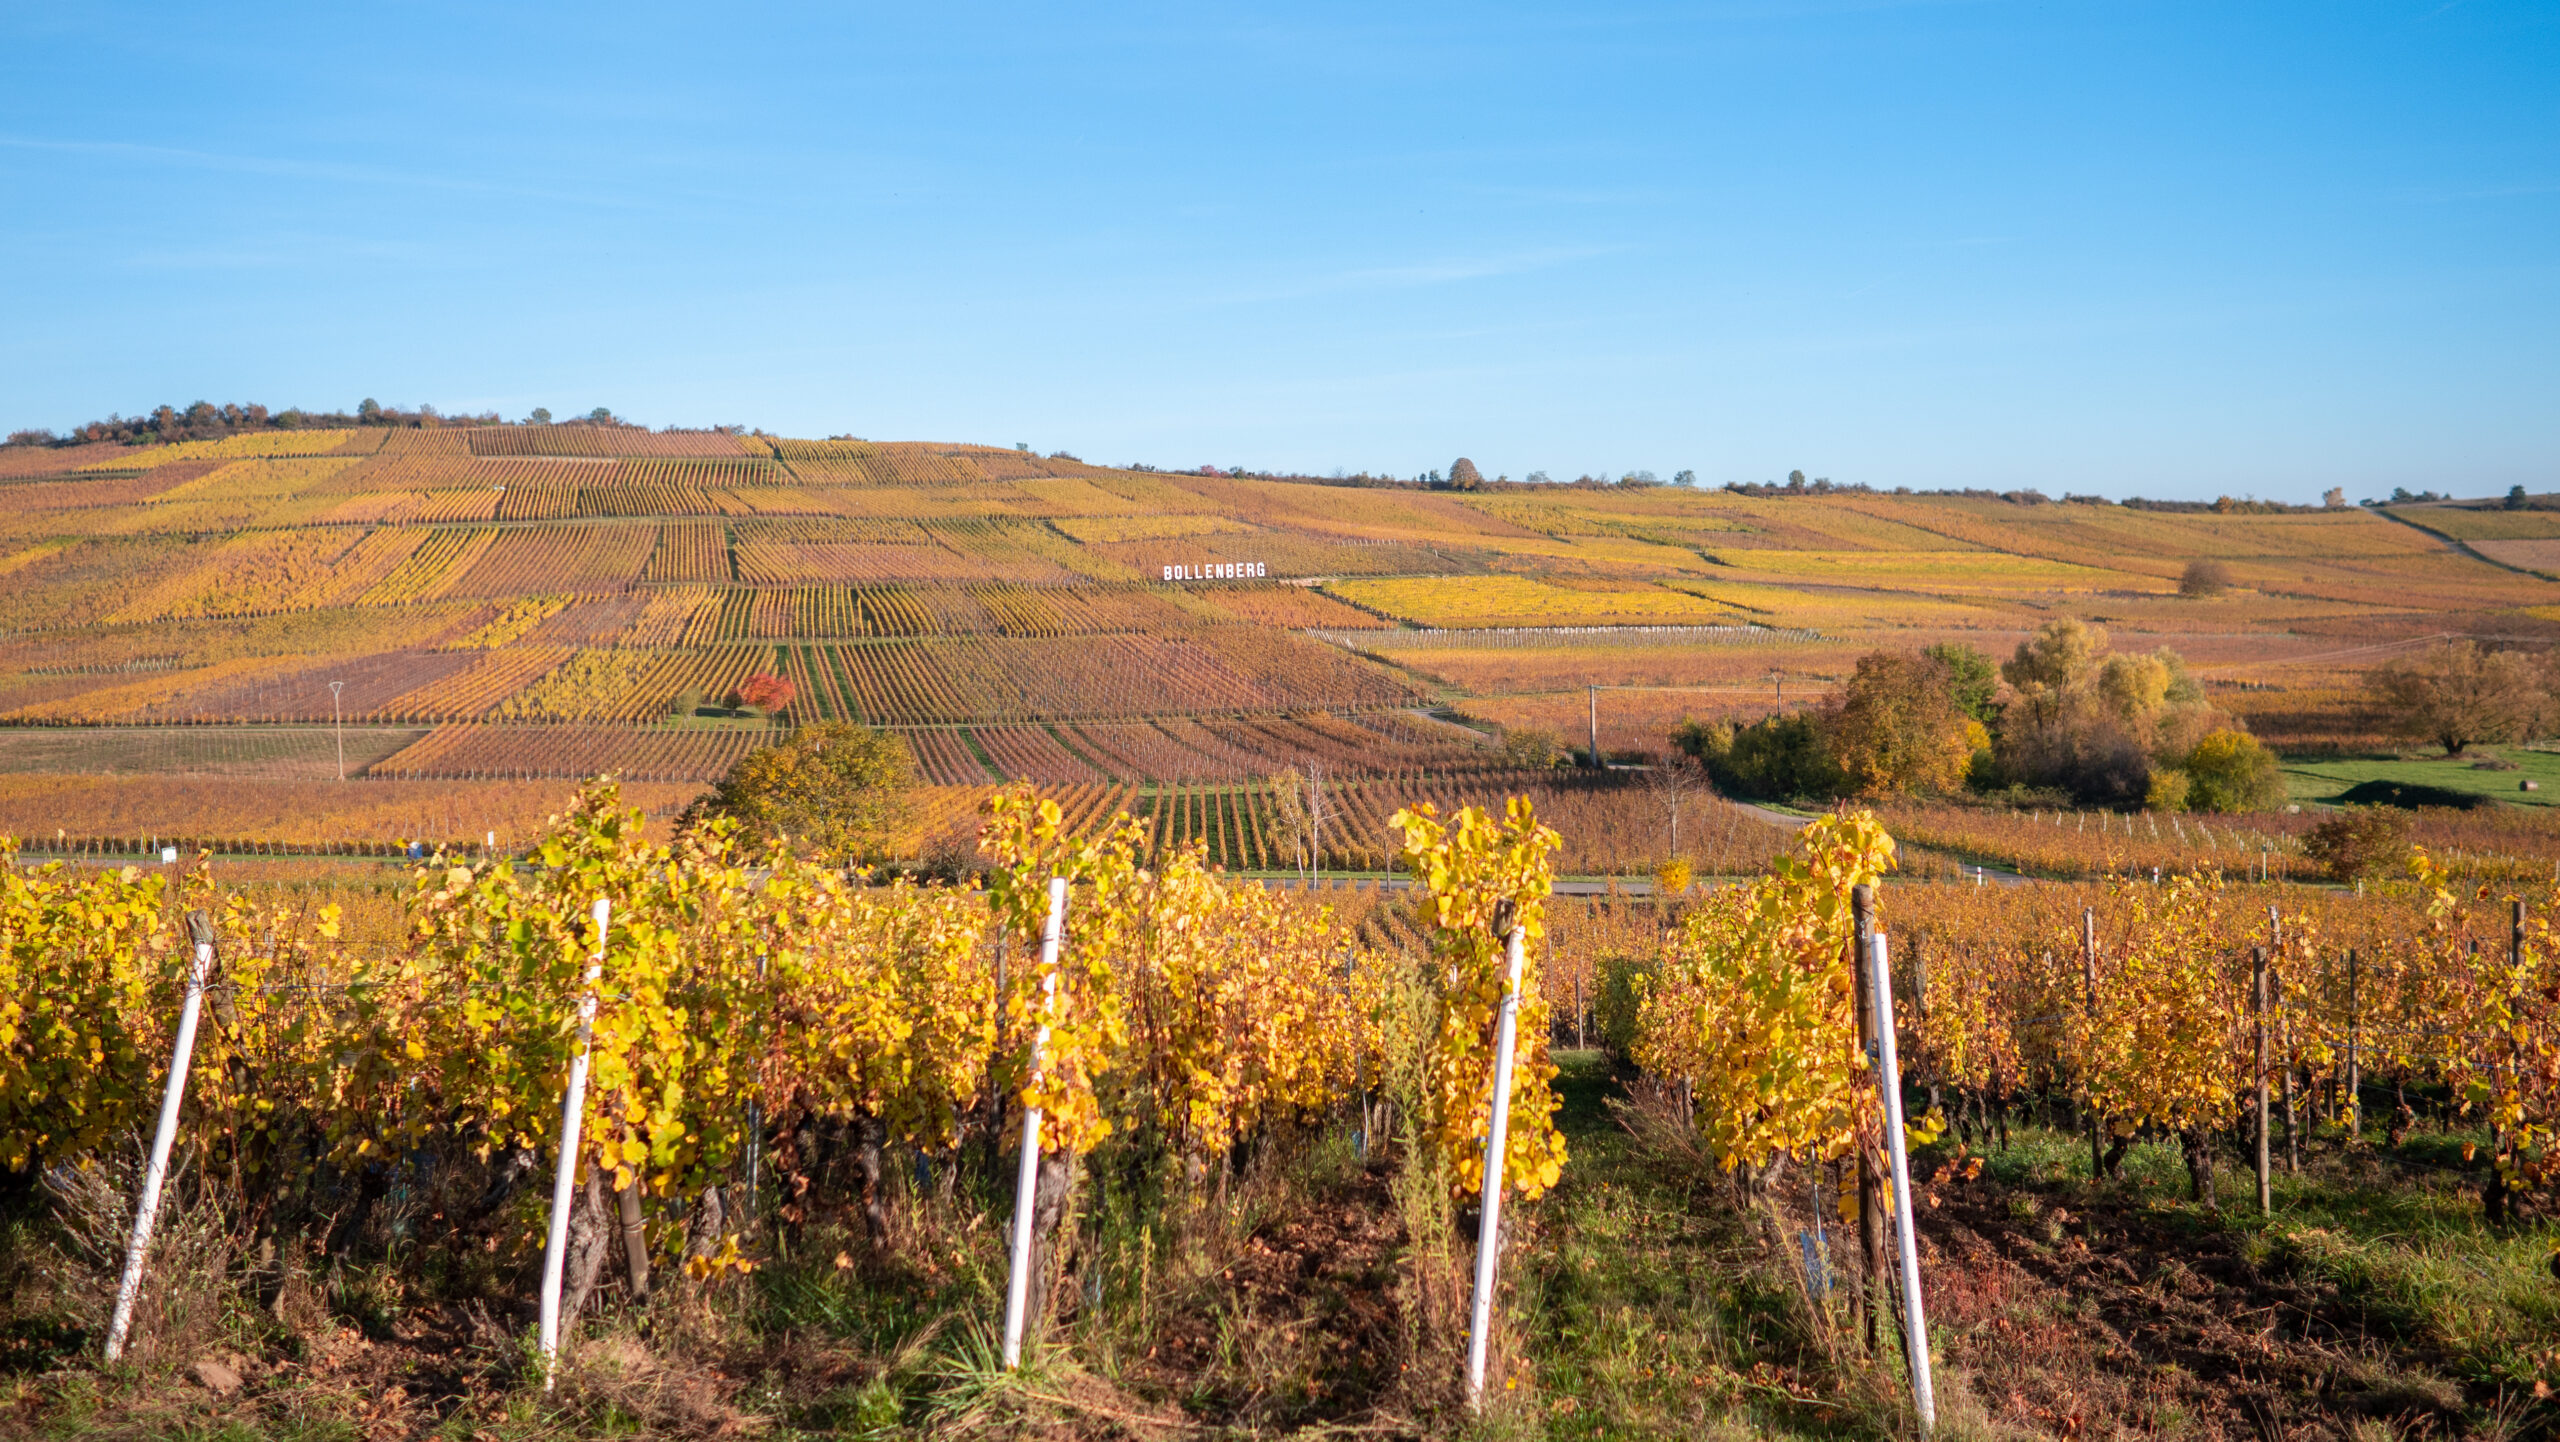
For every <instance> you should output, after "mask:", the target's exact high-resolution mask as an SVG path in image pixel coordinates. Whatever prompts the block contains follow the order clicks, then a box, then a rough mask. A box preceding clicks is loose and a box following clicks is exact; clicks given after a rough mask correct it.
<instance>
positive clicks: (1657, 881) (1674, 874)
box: [1653, 857, 1690, 896]
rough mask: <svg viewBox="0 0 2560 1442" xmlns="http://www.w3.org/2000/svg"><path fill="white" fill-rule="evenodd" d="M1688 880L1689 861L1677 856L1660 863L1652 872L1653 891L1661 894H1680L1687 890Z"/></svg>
mask: <svg viewBox="0 0 2560 1442" xmlns="http://www.w3.org/2000/svg"><path fill="white" fill-rule="evenodd" d="M1689 881H1690V872H1689V863H1687V862H1685V861H1682V860H1680V859H1679V858H1677V857H1674V858H1672V859H1671V860H1669V861H1666V862H1664V863H1662V865H1661V867H1660V868H1659V869H1658V870H1656V871H1655V872H1654V873H1653V888H1654V892H1655V894H1657V895H1661V896H1679V895H1682V894H1683V893H1685V892H1687V891H1688V889H1689Z"/></svg>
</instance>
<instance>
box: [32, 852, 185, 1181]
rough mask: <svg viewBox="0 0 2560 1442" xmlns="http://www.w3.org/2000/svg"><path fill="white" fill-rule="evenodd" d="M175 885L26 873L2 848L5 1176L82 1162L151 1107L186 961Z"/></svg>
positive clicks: (63, 872) (134, 872) (117, 876)
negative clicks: (176, 983) (156, 1052)
mask: <svg viewBox="0 0 2560 1442" xmlns="http://www.w3.org/2000/svg"><path fill="white" fill-rule="evenodd" d="M163 886H164V882H163V880H162V878H160V877H158V876H146V875H144V874H143V873H142V872H141V871H139V870H138V869H136V868H134V867H130V866H128V867H125V868H123V869H122V870H119V871H105V872H98V873H94V874H90V875H82V874H80V873H78V872H76V871H72V870H69V869H67V868H65V867H64V866H63V865H62V864H61V863H59V862H54V863H49V864H47V865H45V866H42V867H38V868H34V869H32V870H25V869H21V868H20V867H19V866H18V854H17V849H16V846H15V844H14V843H0V1168H5V1169H7V1170H9V1171H23V1170H26V1169H28V1168H30V1167H38V1166H49V1165H52V1164H55V1163H57V1162H61V1161H64V1160H67V1159H70V1158H73V1157H76V1156H78V1155H80V1154H82V1153H84V1152H87V1151H89V1150H90V1149H92V1148H94V1147H96V1146H97V1145H98V1144H99V1143H101V1142H102V1141H104V1140H105V1139H106V1138H108V1137H110V1136H112V1135H114V1134H115V1133H117V1132H119V1131H122V1130H123V1129H125V1128H126V1127H128V1126H130V1125H132V1124H133V1122H134V1120H135V1118H136V1117H137V1115H138V1114H139V1111H140V1109H141V1108H142V1107H143V1106H144V1105H146V1104H147V1101H148V1098H149V1096H150V1095H151V1091H152V1084H153V1082H154V1081H155V1080H156V1078H157V1076H158V1064H157V1063H155V1062H154V1060H153V1059H152V1051H153V1042H154V1041H155V1040H156V1039H157V1038H156V1035H155V1032H156V1028H155V1027H154V1025H153V1018H154V1017H155V1015H165V1009H155V1008H154V1007H153V1006H152V1005H151V1003H152V1001H153V999H154V993H155V991H162V990H164V986H155V983H163V984H165V982H166V981H167V980H168V979H169V977H170V975H171V971H170V965H169V964H170V963H171V962H172V961H176V960H178V952H177V949H176V948H175V947H173V946H172V945H171V944H170V933H169V929H168V926H167V922H166V919H165V918H164V917H163V915H162V914H161V893H162V889H163ZM181 965H183V964H181ZM177 974H178V975H183V971H182V970H180V971H179V972H178V973H177ZM162 1045H163V1047H164V1048H165V1043H163V1044H162Z"/></svg>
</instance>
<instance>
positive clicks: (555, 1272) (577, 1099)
mask: <svg viewBox="0 0 2560 1442" xmlns="http://www.w3.org/2000/svg"><path fill="white" fill-rule="evenodd" d="M612 905H613V904H612V903H611V902H609V901H607V900H606V899H605V898H603V897H601V896H599V897H597V898H596V910H595V920H596V954H595V959H594V960H592V961H590V962H589V963H588V964H587V982H586V989H585V991H584V992H583V994H581V995H580V996H579V998H578V1048H577V1050H576V1051H573V1052H571V1053H570V1054H569V1090H568V1095H567V1096H565V1097H563V1098H562V1099H561V1102H560V1165H559V1167H558V1169H557V1170H555V1171H554V1172H553V1173H552V1175H551V1232H550V1236H549V1237H548V1239H546V1240H545V1242H544V1243H543V1247H542V1333H541V1342H542V1390H543V1391H545V1392H549V1391H550V1390H551V1379H552V1375H553V1371H554V1368H553V1363H554V1362H556V1361H557V1360H558V1358H559V1356H560V1268H561V1264H562V1263H563V1262H565V1261H566V1260H567V1259H568V1252H569V1208H570V1206H571V1204H572V1202H573V1201H574V1199H575V1197H576V1194H577V1185H578V1123H579V1122H580V1121H581V1120H582V1119H583V1118H584V1115H585V1112H586V1106H587V1042H588V1040H589V1038H591V1037H592V1036H594V1034H595V1025H596V983H597V982H598V981H601V980H602V979H603V978H604V939H605V930H606V927H607V925H608V924H609V923H610V921H611V919H612Z"/></svg>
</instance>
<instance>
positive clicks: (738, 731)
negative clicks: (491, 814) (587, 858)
mask: <svg viewBox="0 0 2560 1442" xmlns="http://www.w3.org/2000/svg"><path fill="white" fill-rule="evenodd" d="M410 734H412V735H415V733H410ZM770 739H771V736H770V733H769V732H766V731H765V730H763V729H762V728H760V727H758V728H748V727H737V728H719V729H701V728H685V729H681V730H676V729H667V728H659V727H625V726H482V725H461V726H440V727H438V728H436V729H435V730H434V731H432V732H428V733H426V734H424V735H423V736H417V738H416V740H415V742H414V744H411V745H409V746H408V747H407V748H406V749H405V750H400V751H397V752H395V753H391V754H388V755H386V756H384V757H383V758H382V759H381V760H379V761H377V762H375V763H374V765H373V767H372V769H371V770H370V772H368V774H369V775H372V776H377V777H384V776H389V777H404V778H410V779H424V778H454V779H487V778H493V777H494V778H513V777H525V776H551V777H567V778H571V779H576V778H582V777H588V776H602V775H606V774H611V775H615V776H619V777H622V778H624V779H625V780H632V781H717V780H719V779H720V778H721V777H722V776H725V775H727V774H728V771H729V768H730V767H731V766H733V765H736V764H737V762H738V760H739V758H741V757H743V756H745V755H746V754H747V753H748V752H749V751H752V750H754V749H755V748H756V747H757V746H759V745H762V744H764V743H765V742H766V741H768V740H770Z"/></svg>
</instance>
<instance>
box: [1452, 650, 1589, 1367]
mask: <svg viewBox="0 0 2560 1442" xmlns="http://www.w3.org/2000/svg"><path fill="white" fill-rule="evenodd" d="M1595 694H1597V693H1596V692H1595ZM1593 754H1595V755H1596V754H1598V753H1597V752H1596V751H1595V752H1594V753H1593ZM1523 936H1524V933H1523V930H1522V928H1520V927H1518V926H1513V927H1512V928H1511V937H1510V941H1509V943H1508V945H1507V946H1506V948H1505V949H1506V951H1507V952H1508V953H1509V956H1508V959H1507V961H1506V963H1505V965H1506V967H1507V972H1506V974H1505V976H1504V978H1503V982H1502V1010H1501V1012H1500V1013H1499V1016H1498V1018H1497V1019H1496V1021H1495V1022H1494V1027H1493V1124H1492V1125H1491V1126H1490V1127H1488V1128H1487V1129H1486V1131H1485V1138H1484V1182H1483V1185H1482V1186H1480V1187H1479V1188H1477V1192H1478V1194H1479V1195H1480V1196H1482V1197H1483V1199H1484V1206H1483V1208H1482V1214H1481V1216H1480V1218H1479V1219H1478V1221H1477V1223H1476V1290H1475V1301H1474V1303H1473V1304H1472V1305H1471V1306H1470V1307H1469V1308H1468V1311H1467V1402H1468V1404H1469V1405H1470V1406H1473V1407H1477V1408H1482V1407H1483V1406H1484V1352H1485V1341H1486V1339H1487V1337H1488V1336H1489V1335H1490V1334H1491V1332H1492V1330H1493V1272H1494V1266H1495V1263H1496V1262H1498V1261H1499V1260H1500V1258H1499V1257H1498V1256H1497V1255H1496V1252H1497V1249H1498V1244H1499V1243H1500V1241H1501V1239H1502V1190H1503V1181H1502V1175H1503V1171H1504V1167H1503V1160H1504V1158H1505V1156H1506V1155H1507V1154H1508V1144H1509V1132H1510V1130H1511V1051H1512V1045H1513V1039H1514V1038H1515V1037H1516V1036H1517V1035H1518V1033H1519V1029H1520V955H1521V950H1522V947H1523V944H1524V942H1523Z"/></svg>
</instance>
